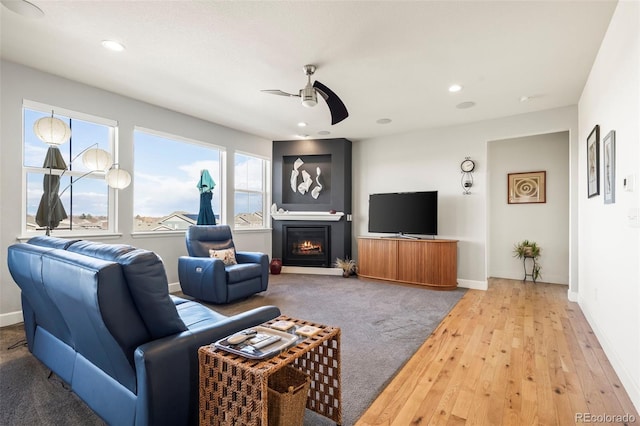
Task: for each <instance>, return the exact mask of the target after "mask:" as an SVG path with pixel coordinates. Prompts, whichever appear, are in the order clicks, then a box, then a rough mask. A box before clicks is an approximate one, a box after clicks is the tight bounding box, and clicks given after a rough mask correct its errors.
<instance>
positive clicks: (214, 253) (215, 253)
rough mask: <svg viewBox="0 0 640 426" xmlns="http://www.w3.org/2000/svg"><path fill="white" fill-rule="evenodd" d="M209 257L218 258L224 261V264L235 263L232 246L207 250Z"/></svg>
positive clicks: (234, 252)
mask: <svg viewBox="0 0 640 426" xmlns="http://www.w3.org/2000/svg"><path fill="white" fill-rule="evenodd" d="M209 257H215V258H216V259H220V260H222V261H223V262H224V264H225V265H237V264H238V262H237V261H236V251H235V250H234V249H232V248H228V249H224V250H214V249H210V250H209Z"/></svg>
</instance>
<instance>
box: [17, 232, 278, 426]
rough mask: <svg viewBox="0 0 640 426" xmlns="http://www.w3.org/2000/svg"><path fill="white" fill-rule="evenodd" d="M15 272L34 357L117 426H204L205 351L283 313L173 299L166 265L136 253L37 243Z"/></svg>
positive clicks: (22, 246)
mask: <svg viewBox="0 0 640 426" xmlns="http://www.w3.org/2000/svg"><path fill="white" fill-rule="evenodd" d="M8 266H9V270H10V272H11V275H12V277H13V279H14V281H15V282H16V283H17V284H18V286H19V287H20V288H21V290H22V312H23V316H24V327H25V333H26V338H27V344H28V348H29V350H30V351H31V353H33V355H34V356H35V357H36V358H38V359H39V360H40V361H42V362H43V363H44V364H45V365H46V366H47V367H48V368H50V369H51V370H52V371H53V372H54V373H56V374H57V375H58V376H59V377H60V378H61V379H62V380H64V381H65V382H67V383H68V384H69V385H70V387H71V389H72V390H73V392H74V393H76V394H77V395H78V396H79V397H80V398H81V399H82V400H83V401H84V402H86V403H87V405H88V406H89V407H91V409H92V410H94V411H95V412H96V413H97V414H98V415H99V416H100V417H101V418H102V419H103V420H105V421H106V422H107V423H108V424H112V425H139V426H146V425H154V426H155V425H171V426H176V425H191V424H194V425H195V424H198V419H199V380H198V373H199V364H198V348H199V347H201V346H205V345H207V344H210V343H212V342H214V341H216V340H218V339H221V338H223V337H225V336H228V335H230V334H233V333H236V332H238V331H240V330H243V329H245V328H249V327H253V326H255V325H258V324H261V323H263V322H265V321H268V320H270V319H273V318H275V317H276V316H278V315H279V314H280V311H279V309H278V308H276V307H275V306H264V307H261V308H257V309H253V310H251V311H247V312H244V313H241V314H238V315H234V316H231V317H226V316H224V315H221V314H219V313H217V312H215V311H213V310H211V309H209V308H207V307H205V306H203V305H201V304H200V303H197V302H194V301H188V300H186V299H182V298H178V297H174V296H172V295H170V294H169V292H168V282H167V277H166V273H165V270H164V265H163V263H162V260H161V259H160V258H159V257H158V256H157V255H156V254H155V253H153V252H151V251H147V250H141V249H136V248H135V247H132V246H129V245H122V244H101V243H94V242H90V241H78V240H76V241H69V240H65V239H61V238H55V237H35V238H32V239H31V240H29V241H28V242H27V243H19V244H13V245H12V246H10V247H9V249H8Z"/></svg>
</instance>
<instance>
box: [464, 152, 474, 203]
mask: <svg viewBox="0 0 640 426" xmlns="http://www.w3.org/2000/svg"><path fill="white" fill-rule="evenodd" d="M475 168H476V163H474V162H473V160H471V157H465V158H464V161H463V162H462V163H460V171H461V172H462V177H461V178H460V185H462V189H463V192H462V193H463V194H464V195H469V194H471V187H472V186H473V169H475Z"/></svg>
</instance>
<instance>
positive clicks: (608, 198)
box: [602, 130, 616, 204]
mask: <svg viewBox="0 0 640 426" xmlns="http://www.w3.org/2000/svg"><path fill="white" fill-rule="evenodd" d="M602 156H603V159H602V164H603V165H602V168H603V171H604V185H603V187H604V188H603V192H604V203H605V204H613V203H615V202H616V131H615V130H612V131H610V132H609V133H607V136H605V137H604V140H603V141H602Z"/></svg>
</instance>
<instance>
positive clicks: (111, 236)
mask: <svg viewBox="0 0 640 426" xmlns="http://www.w3.org/2000/svg"><path fill="white" fill-rule="evenodd" d="M44 235H45V234H44V233H42V234H36V233H34V234H31V235H29V234H27V235H24V234H22V235H18V236H17V237H16V239H17V240H18V241H20V242H25V241H28V240H30V239H31V238H33V237H40V236H44ZM51 236H52V237H57V238H67V239H81V240H82V239H87V238H99V239H100V240H115V239H116V238H121V237H122V234H121V233H113V232H100V233H97V232H94V233H89V234H87V233H82V234H70V233H66V234H63V233H53V234H52V235H51Z"/></svg>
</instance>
